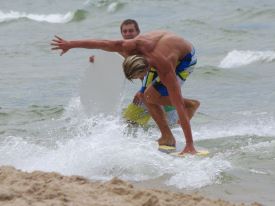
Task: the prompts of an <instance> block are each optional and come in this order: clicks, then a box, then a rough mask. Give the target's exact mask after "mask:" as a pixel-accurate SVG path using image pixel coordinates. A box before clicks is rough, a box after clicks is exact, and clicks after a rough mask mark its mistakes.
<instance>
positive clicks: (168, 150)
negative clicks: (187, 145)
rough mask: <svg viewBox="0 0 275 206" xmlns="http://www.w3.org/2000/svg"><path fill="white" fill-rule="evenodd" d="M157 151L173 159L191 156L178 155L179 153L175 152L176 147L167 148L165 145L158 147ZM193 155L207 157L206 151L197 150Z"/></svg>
mask: <svg viewBox="0 0 275 206" xmlns="http://www.w3.org/2000/svg"><path fill="white" fill-rule="evenodd" d="M158 150H159V151H161V152H163V153H166V154H169V155H171V156H175V157H186V156H188V155H191V154H187V153H186V154H180V153H181V151H177V150H178V149H177V148H176V147H173V146H167V145H159V146H158ZM194 155H195V156H199V157H207V156H208V155H209V151H208V150H198V152H197V153H196V154H194Z"/></svg>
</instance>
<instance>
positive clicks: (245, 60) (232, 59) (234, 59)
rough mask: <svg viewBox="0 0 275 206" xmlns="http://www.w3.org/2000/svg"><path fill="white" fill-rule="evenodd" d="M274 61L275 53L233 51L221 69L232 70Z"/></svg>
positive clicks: (221, 64) (222, 63)
mask: <svg viewBox="0 0 275 206" xmlns="http://www.w3.org/2000/svg"><path fill="white" fill-rule="evenodd" d="M274 60H275V52H274V51H249V50H247V51H241V50H233V51H231V52H229V53H228V54H227V55H226V57H225V58H224V59H223V60H222V61H221V63H220V64H219V67H221V68H226V69H230V68H234V67H240V66H244V65H248V64H251V63H254V62H271V61H274Z"/></svg>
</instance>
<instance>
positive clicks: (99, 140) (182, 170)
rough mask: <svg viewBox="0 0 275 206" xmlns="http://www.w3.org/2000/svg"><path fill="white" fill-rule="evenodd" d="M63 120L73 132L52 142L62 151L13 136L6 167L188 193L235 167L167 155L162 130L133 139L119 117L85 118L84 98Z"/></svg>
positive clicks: (3, 147)
mask: <svg viewBox="0 0 275 206" xmlns="http://www.w3.org/2000/svg"><path fill="white" fill-rule="evenodd" d="M76 111H78V113H79V114H80V115H79V116H78V115H77V112H76ZM62 119H64V121H65V122H66V124H65V125H66V131H70V133H65V135H64V134H63V133H62V132H61V133H59V132H57V133H55V132H52V133H51V137H50V138H49V139H52V141H53V142H56V143H55V144H53V145H56V146H54V147H53V146H49V145H48V146H41V145H37V144H34V143H32V141H27V140H26V139H24V138H22V137H16V136H13V137H11V136H10V137H8V138H7V139H6V141H5V142H3V144H2V143H1V144H0V152H1V154H2V155H1V157H0V165H2V164H5V165H13V166H15V167H17V168H19V169H23V170H27V171H32V170H42V171H56V172H60V173H62V174H65V175H73V174H75V175H82V176H85V177H88V178H91V179H96V180H108V179H110V178H112V177H114V176H116V177H119V178H122V179H125V180H132V181H145V180H152V179H156V178H162V177H167V179H166V181H167V182H163V183H166V184H168V185H173V186H176V187H178V188H186V189H193V188H199V187H203V186H206V185H211V184H214V183H215V182H217V180H218V179H219V178H220V176H221V175H222V172H224V171H225V170H227V169H229V168H230V163H229V162H228V161H227V160H225V159H223V158H220V157H217V156H216V157H209V158H198V157H187V158H184V159H181V158H174V157H172V156H169V155H167V154H164V153H161V152H159V151H158V150H157V144H156V142H155V139H156V138H158V134H159V133H158V130H157V129H156V128H152V129H150V130H149V131H144V130H143V129H142V128H136V129H135V132H134V133H135V134H128V133H129V128H128V127H127V126H126V124H124V123H122V122H121V120H120V119H119V118H118V117H106V116H105V117H101V116H94V117H91V118H87V117H86V118H85V116H84V115H83V113H82V112H81V107H80V105H79V99H74V100H73V101H71V103H70V105H68V107H67V108H66V112H65V114H64V116H63V117H62ZM59 121H60V120H59ZM59 123H60V122H59ZM51 129H52V130H54V128H51ZM130 133H131V132H130ZM62 135H63V136H62ZM38 138H44V137H38ZM186 168H188V169H186ZM198 177H199V178H198Z"/></svg>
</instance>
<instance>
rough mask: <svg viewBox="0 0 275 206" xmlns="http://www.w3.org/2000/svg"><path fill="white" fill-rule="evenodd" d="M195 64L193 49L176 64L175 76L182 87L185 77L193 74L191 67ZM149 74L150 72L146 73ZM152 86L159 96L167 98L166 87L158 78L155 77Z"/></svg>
mask: <svg viewBox="0 0 275 206" xmlns="http://www.w3.org/2000/svg"><path fill="white" fill-rule="evenodd" d="M196 63H197V58H196V55H195V49H194V48H193V49H192V51H191V52H190V53H188V54H187V55H185V57H183V58H182V59H181V60H180V61H179V62H178V65H177V68H176V75H177V79H178V81H179V83H180V85H183V83H184V82H185V80H186V79H187V77H188V76H189V75H190V74H191V73H192V72H193V70H194V67H192V66H193V65H195V64H196ZM150 72H151V70H150V71H149V72H148V73H150ZM155 73H156V71H155ZM147 76H148V75H147ZM152 84H153V87H154V88H155V89H156V90H157V91H158V92H159V93H160V94H161V96H169V94H168V90H167V88H166V86H165V85H164V84H162V82H161V81H160V78H159V77H155V79H154V80H153V82H152Z"/></svg>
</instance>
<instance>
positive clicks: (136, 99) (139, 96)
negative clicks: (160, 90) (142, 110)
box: [133, 92, 143, 105]
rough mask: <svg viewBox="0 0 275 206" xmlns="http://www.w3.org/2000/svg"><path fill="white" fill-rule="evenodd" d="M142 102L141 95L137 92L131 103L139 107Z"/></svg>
mask: <svg viewBox="0 0 275 206" xmlns="http://www.w3.org/2000/svg"><path fill="white" fill-rule="evenodd" d="M142 102H143V93H141V92H137V93H136V95H135V96H134V99H133V103H134V104H136V105H141V104H142Z"/></svg>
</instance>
